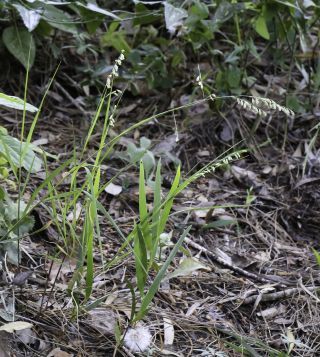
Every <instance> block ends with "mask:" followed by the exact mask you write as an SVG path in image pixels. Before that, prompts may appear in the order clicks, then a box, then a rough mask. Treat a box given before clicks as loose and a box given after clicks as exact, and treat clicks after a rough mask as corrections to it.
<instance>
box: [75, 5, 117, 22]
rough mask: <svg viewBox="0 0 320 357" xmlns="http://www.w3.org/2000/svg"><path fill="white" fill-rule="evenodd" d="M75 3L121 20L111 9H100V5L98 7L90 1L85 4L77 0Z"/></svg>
mask: <svg viewBox="0 0 320 357" xmlns="http://www.w3.org/2000/svg"><path fill="white" fill-rule="evenodd" d="M76 4H77V5H78V6H82V7H85V8H86V9H88V10H90V11H93V12H96V13H98V14H101V15H105V16H109V17H113V18H114V19H116V20H121V18H120V17H119V16H117V15H115V14H113V13H112V12H111V11H107V10H105V9H102V8H101V7H99V6H98V5H96V4H94V3H92V2H88V3H87V4H82V3H81V2H80V1H77V2H76Z"/></svg>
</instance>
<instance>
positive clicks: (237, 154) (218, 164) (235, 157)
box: [195, 149, 248, 178]
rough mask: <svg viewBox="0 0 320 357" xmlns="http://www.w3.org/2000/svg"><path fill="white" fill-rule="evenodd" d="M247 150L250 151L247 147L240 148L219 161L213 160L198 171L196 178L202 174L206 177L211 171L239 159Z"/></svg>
mask: <svg viewBox="0 0 320 357" xmlns="http://www.w3.org/2000/svg"><path fill="white" fill-rule="evenodd" d="M246 152H248V151H247V150H245V149H243V150H238V151H235V152H233V153H231V154H229V155H227V156H225V157H224V158H223V159H221V160H218V161H217V162H213V163H212V164H209V165H207V166H206V167H204V168H203V169H202V170H200V171H198V172H197V173H196V177H195V178H198V177H200V176H202V177H204V176H205V175H207V174H209V173H214V172H215V170H216V169H217V168H219V167H221V166H223V165H228V164H230V162H232V161H235V160H239V159H240V158H241V155H242V154H243V153H246Z"/></svg>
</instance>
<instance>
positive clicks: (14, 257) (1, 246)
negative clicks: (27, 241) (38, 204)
mask: <svg viewBox="0 0 320 357" xmlns="http://www.w3.org/2000/svg"><path fill="white" fill-rule="evenodd" d="M25 208H26V204H25V203H24V202H23V201H22V200H20V201H13V200H11V199H10V197H9V196H8V194H7V192H6V191H5V190H4V189H3V188H2V187H1V186H0V237H5V239H4V240H0V259H4V257H5V255H6V256H7V259H8V260H9V262H10V263H12V264H16V265H18V263H19V260H20V259H19V257H20V255H19V246H18V240H19V239H20V237H21V236H23V235H25V234H27V233H28V232H29V231H30V230H31V229H32V227H33V225H34V219H33V217H27V216H25V215H24V211H25Z"/></svg>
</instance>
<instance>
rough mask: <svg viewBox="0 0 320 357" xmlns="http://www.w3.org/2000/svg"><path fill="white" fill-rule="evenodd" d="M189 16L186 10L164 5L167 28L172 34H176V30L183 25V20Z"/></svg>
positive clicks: (167, 4)
mask: <svg viewBox="0 0 320 357" xmlns="http://www.w3.org/2000/svg"><path fill="white" fill-rule="evenodd" d="M187 16H188V12H187V11H186V10H184V9H181V8H178V7H174V6H173V5H171V4H169V3H167V2H165V3H164V19H165V22H166V28H167V30H168V31H169V32H170V33H172V34H173V33H175V31H176V29H177V28H178V27H180V26H182V25H183V19H185V18H186V17H187Z"/></svg>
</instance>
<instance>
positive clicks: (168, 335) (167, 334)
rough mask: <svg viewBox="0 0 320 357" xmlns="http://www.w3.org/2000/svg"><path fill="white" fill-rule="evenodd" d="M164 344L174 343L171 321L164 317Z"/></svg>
mask: <svg viewBox="0 0 320 357" xmlns="http://www.w3.org/2000/svg"><path fill="white" fill-rule="evenodd" d="M163 331H164V344H165V345H172V344H173V341H174V328H173V324H172V321H171V320H170V319H168V318H166V317H164V318H163Z"/></svg>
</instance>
